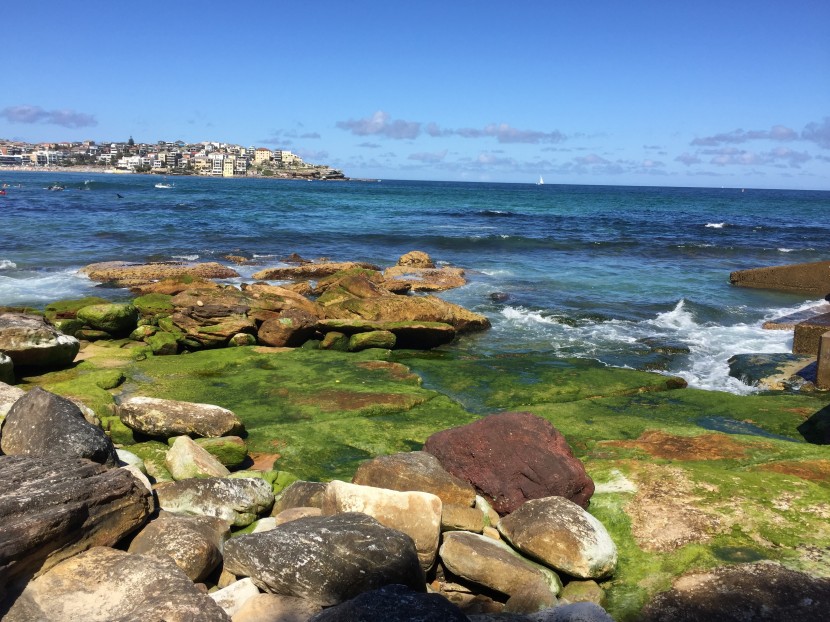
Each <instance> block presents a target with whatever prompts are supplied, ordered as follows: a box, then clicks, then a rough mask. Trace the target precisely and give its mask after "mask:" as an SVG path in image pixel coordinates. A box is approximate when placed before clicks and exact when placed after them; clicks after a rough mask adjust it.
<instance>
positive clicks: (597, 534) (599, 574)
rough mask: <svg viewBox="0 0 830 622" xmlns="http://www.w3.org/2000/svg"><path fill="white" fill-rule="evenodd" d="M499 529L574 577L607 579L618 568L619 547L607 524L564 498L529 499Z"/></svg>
mask: <svg viewBox="0 0 830 622" xmlns="http://www.w3.org/2000/svg"><path fill="white" fill-rule="evenodd" d="M498 530H499V533H500V534H501V535H502V536H503V537H504V538H505V539H506V540H507V541H508V542H510V544H512V545H513V546H514V547H515V548H517V549H518V550H519V551H521V552H522V553H525V554H526V555H528V556H530V557H532V558H533V559H536V560H538V561H540V562H541V563H543V564H545V565H546V566H548V567H550V568H554V569H556V570H559V571H561V572H564V573H566V574H569V575H571V576H573V577H577V578H580V579H603V578H605V577H608V576H610V575H612V574H613V573H614V570H615V569H616V567H617V547H616V546H615V545H614V542H613V540H611V536H609V535H608V532H607V531H606V529H605V527H604V526H603V524H602V523H601V522H599V521H598V520H597V519H596V518H594V517H593V516H592V515H590V514H589V513H588V512H586V511H585V510H583V509H582V508H581V507H580V506H578V505H577V504H576V503H573V502H571V501H568V500H567V499H565V498H564V497H547V498H546V499H533V500H531V501H528V502H527V503H525V504H524V505H522V506H521V507H520V508H518V509H517V510H516V511H514V512H513V513H511V514H510V515H508V516H505V517H504V518H502V519H501V521H499V526H498Z"/></svg>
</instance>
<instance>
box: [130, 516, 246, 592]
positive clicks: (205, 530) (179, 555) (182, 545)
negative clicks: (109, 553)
mask: <svg viewBox="0 0 830 622" xmlns="http://www.w3.org/2000/svg"><path fill="white" fill-rule="evenodd" d="M229 535H230V530H229V529H228V523H227V522H225V521H223V520H222V519H219V518H213V517H210V516H181V515H177V514H171V513H169V512H161V513H160V514H159V516H158V518H156V519H155V520H154V521H152V522H150V523H148V524H147V525H146V526H145V527H144V529H142V530H141V531H140V532H138V534H136V536H135V538H133V541H132V542H131V543H130V548H129V549H128V551H129V552H130V553H137V554H145V555H151V556H153V557H169V558H171V559H172V560H173V561H174V562H176V565H177V566H178V567H179V568H181V569H182V570H183V571H184V573H185V574H186V575H187V576H188V577H189V578H190V580H191V581H194V582H199V581H203V580H204V579H205V578H206V577H207V576H208V575H209V574H210V573H211V572H212V571H213V569H214V568H216V566H218V565H219V563H220V562H221V561H222V545H223V543H224V541H225V540H226V539H227V538H228V536H229Z"/></svg>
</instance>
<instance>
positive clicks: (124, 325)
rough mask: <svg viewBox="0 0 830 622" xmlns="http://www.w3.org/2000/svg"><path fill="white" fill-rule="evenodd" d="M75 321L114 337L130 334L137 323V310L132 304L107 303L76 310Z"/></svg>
mask: <svg viewBox="0 0 830 622" xmlns="http://www.w3.org/2000/svg"><path fill="white" fill-rule="evenodd" d="M76 317H77V319H79V320H82V321H83V322H84V323H85V324H87V325H88V326H90V327H92V328H94V329H96V330H103V331H106V332H107V333H109V334H111V335H114V336H123V335H128V334H129V333H131V332H132V331H133V330H134V329H135V327H136V324H137V323H138V309H136V308H135V306H134V305H132V304H123V303H108V304H98V305H90V306H88V307H82V308H80V309H78V313H77V315H76Z"/></svg>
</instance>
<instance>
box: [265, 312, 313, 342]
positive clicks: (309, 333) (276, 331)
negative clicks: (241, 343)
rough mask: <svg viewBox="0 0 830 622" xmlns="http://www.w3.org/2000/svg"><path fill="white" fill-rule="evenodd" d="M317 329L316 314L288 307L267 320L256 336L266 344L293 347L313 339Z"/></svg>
mask: <svg viewBox="0 0 830 622" xmlns="http://www.w3.org/2000/svg"><path fill="white" fill-rule="evenodd" d="M316 330H317V317H316V316H313V315H311V314H310V313H308V312H307V311H303V310H302V309H286V310H285V311H281V312H280V313H279V314H278V315H277V316H275V317H272V318H269V319H267V320H265V321H264V322H263V323H262V325H261V326H260V327H259V330H258V331H257V335H256V336H257V341H258V342H259V343H261V344H264V345H266V346H273V347H289V348H293V347H297V346H301V345H303V344H304V343H305V342H306V341H308V340H309V339H311V337H313V336H314V333H315V331H316Z"/></svg>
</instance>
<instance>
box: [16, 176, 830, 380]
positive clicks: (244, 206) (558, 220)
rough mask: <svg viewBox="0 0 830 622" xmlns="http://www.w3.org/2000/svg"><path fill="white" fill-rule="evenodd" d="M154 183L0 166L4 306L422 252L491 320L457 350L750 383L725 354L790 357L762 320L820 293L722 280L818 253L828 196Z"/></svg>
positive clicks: (825, 244) (821, 256) (822, 252)
mask: <svg viewBox="0 0 830 622" xmlns="http://www.w3.org/2000/svg"><path fill="white" fill-rule="evenodd" d="M158 181H159V178H158V177H152V176H144V175H92V174H77V173H15V172H7V171H1V170H0V184H2V183H6V184H9V187H8V188H7V194H6V195H5V196H0V305H29V306H36V307H38V306H43V305H44V304H46V303H48V302H50V301H53V300H58V299H61V298H73V297H79V296H85V295H99V296H103V297H109V298H113V299H118V298H123V297H125V296H127V295H128V294H126V293H125V292H124V291H123V290H113V289H105V288H101V287H100V286H97V285H96V284H95V283H92V282H90V281H89V280H88V279H86V278H85V277H83V276H82V275H79V274H78V269H79V268H81V267H82V266H84V265H87V264H90V263H93V262H99V261H112V260H122V261H133V262H147V261H160V260H181V261H220V262H224V260H222V257H223V256H224V255H227V254H235V255H246V256H249V257H255V258H256V259H257V261H258V262H259V263H258V264H257V265H256V266H247V267H243V268H241V269H239V268H238V270H239V271H240V273H241V274H242V276H241V278H239V279H235V281H237V282H240V281H246V280H250V276H251V274H253V272H255V271H257V270H259V269H261V268H262V267H263V266H270V265H277V264H278V263H279V258H281V257H285V256H287V255H289V254H291V253H294V252H296V253H299V254H300V255H302V256H304V257H307V258H312V259H313V258H319V257H327V258H329V259H332V260H339V261H340V260H342V261H345V260H360V261H371V262H374V263H378V264H381V265H384V266H385V265H391V264H393V263H395V261H397V259H398V257H399V256H400V255H402V254H404V253H406V252H408V251H410V250H422V251H426V252H427V253H429V254H430V255H431V256H432V257H433V259H434V260H436V261H437V262H439V263H445V264H452V265H457V266H461V267H464V268H466V269H467V275H468V278H469V281H470V282H469V284H468V285H467V286H465V287H463V288H461V289H458V290H453V291H449V292H446V293H444V294H442V296H443V297H444V298H446V299H448V300H451V301H453V302H457V303H459V304H461V305H463V306H465V307H468V308H471V309H473V310H475V311H478V312H480V313H484V314H485V315H487V316H488V317H489V318H490V320H491V321H492V323H493V328H492V330H490V331H487V332H486V333H482V334H478V335H473V336H470V337H466V338H464V339H462V340H461V341H460V342H459V343H457V344H455V345H454V346H452V347H453V348H454V349H457V350H459V351H462V352H473V353H477V354H484V355H490V356H497V355H499V354H503V353H521V352H530V351H532V352H544V353H548V354H549V355H550V356H551V357H588V358H595V359H598V360H600V361H602V362H604V363H606V364H608V365H615V366H628V367H633V368H638V369H657V370H663V371H666V372H667V373H672V374H677V375H681V376H683V377H684V378H685V379H686V380H687V381H688V382H689V383H690V385H691V386H695V387H701V388H708V389H718V390H727V391H732V392H748V391H751V388H749V387H747V386H745V385H743V384H741V383H740V382H739V381H737V380H735V379H733V378H730V377H729V375H728V367H727V363H726V361H727V359H728V358H729V357H730V356H731V355H733V354H737V353H743V352H787V351H789V349H790V347H791V335H790V334H789V333H787V332H779V331H764V330H762V329H761V328H760V326H761V323H762V322H763V321H764V320H765V319H770V318H772V317H776V316H779V315H783V314H785V313H790V312H792V311H795V310H798V309H800V308H805V307H807V306H810V305H811V304H816V303H817V302H818V301H811V300H805V298H804V297H802V296H796V295H792V294H782V293H776V292H768V291H762V290H751V289H742V288H736V287H732V286H730V285H729V273H730V272H731V271H733V270H738V269H744V268H752V267H760V266H770V265H778V264H785V263H798V262H807V261H819V260H825V259H827V258H828V256H830V219H829V218H828V217H827V214H830V193H829V192H818V191H775V190H754V189H751V188H747V189H740V188H738V189H720V188H718V189H704V188H644V187H609V186H564V185H555V184H551V183H548V184H547V185H544V186H537V185H535V184H534V183H528V184H526V185H524V184H488V183H446V182H412V181H392V180H383V181H381V182H376V181H375V182H357V181H354V182H306V181H284V180H271V179H214V178H201V177H200V178H192V177H176V178H170V179H169V180H168V181H169V182H170V183H171V184H172V185H173V187H172V188H156V187H155V184H156V183H157V182H158ZM549 181H550V180H549ZM53 184H59V185H61V186H63V187H64V188H65V190H63V191H50V190H48V187H49V186H51V185H53ZM224 263H227V262H224ZM493 294H499V296H493Z"/></svg>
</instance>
